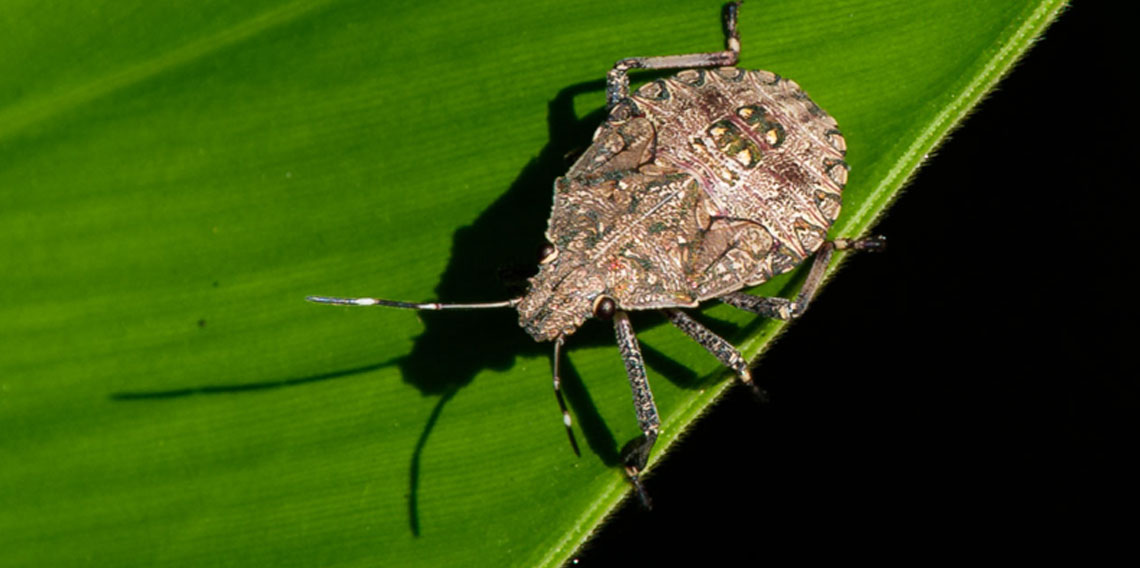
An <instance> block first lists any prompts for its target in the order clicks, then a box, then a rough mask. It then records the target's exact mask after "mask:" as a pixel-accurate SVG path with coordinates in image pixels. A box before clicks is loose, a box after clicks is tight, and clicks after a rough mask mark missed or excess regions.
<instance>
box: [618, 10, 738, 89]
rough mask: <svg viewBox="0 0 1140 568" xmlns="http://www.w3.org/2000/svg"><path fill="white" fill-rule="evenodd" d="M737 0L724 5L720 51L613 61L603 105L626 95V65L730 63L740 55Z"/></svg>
mask: <svg viewBox="0 0 1140 568" xmlns="http://www.w3.org/2000/svg"><path fill="white" fill-rule="evenodd" d="M739 9H740V2H732V3H730V4H727V5H725V7H724V34H725V47H726V49H725V50H724V51H717V52H713V53H690V54H687V55H660V56H656V57H630V58H628V59H622V60H621V61H618V62H617V63H615V64H614V68H613V69H611V70H610V72H609V73H608V74H607V75H606V108H607V109H608V108H613V106H614V105H616V104H617V103H618V102H620V101H622V100H623V99H626V98H628V97H629V75H627V74H626V73H627V72H628V71H629V70H630V69H689V68H692V67H732V66H733V65H736V61H737V60H738V59H740V34H739V33H738V32H737V31H736V12H737V10H739Z"/></svg>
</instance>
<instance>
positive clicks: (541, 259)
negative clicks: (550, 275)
mask: <svg viewBox="0 0 1140 568" xmlns="http://www.w3.org/2000/svg"><path fill="white" fill-rule="evenodd" d="M555 258H558V249H557V248H554V245H552V244H550V243H546V244H544V245H542V247H541V248H539V249H538V263H539V264H547V263H549V262H550V261H552V260H554V259H555Z"/></svg>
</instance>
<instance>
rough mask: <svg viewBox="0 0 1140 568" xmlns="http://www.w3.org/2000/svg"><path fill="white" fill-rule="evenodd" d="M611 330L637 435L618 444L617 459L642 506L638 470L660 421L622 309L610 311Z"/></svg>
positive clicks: (642, 466)
mask: <svg viewBox="0 0 1140 568" xmlns="http://www.w3.org/2000/svg"><path fill="white" fill-rule="evenodd" d="M614 332H615V333H616V334H617V344H618V350H619V351H621V358H622V360H623V361H624V362H625V372H626V374H627V375H628V376H629V386H630V388H631V389H632V390H633V408H634V410H635V411H636V412H637V424H638V426H640V427H641V436H639V437H637V438H635V439H634V440H633V441H631V442H630V443H628V444H626V445H625V448H622V452H621V459H622V463H623V464H624V466H625V473H626V475H627V476H629V482H630V483H632V484H633V488H634V489H636V490H637V496H638V498H640V499H641V503H642V504H643V505H645V508H647V509H648V508H650V502H649V496H648V495H646V494H645V488H644V487H642V485H641V481H640V475H641V472H642V471H644V470H645V464H646V463H647V462H648V461H649V451H650V450H652V449H653V444H654V442H656V441H657V433H658V432H659V430H660V425H661V421H660V419H659V418H658V417H657V405H656V404H655V403H654V402H653V391H651V390H649V380H648V379H647V378H646V376H645V359H644V358H642V356H641V345H640V344H638V342H637V336H636V335H635V334H634V332H633V325H632V324H630V323H629V315H628V314H626V313H625V312H623V311H618V312H616V313H614Z"/></svg>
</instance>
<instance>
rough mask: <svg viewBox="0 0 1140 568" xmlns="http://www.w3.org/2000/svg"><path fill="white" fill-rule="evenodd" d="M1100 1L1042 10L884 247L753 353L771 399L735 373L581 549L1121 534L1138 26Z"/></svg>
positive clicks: (892, 550) (674, 552) (1133, 440)
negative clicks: (650, 503)
mask: <svg viewBox="0 0 1140 568" xmlns="http://www.w3.org/2000/svg"><path fill="white" fill-rule="evenodd" d="M1109 4H1111V3H1109V2H1100V3H1093V2H1078V3H1077V4H1076V5H1075V6H1071V7H1070V8H1069V9H1068V10H1067V11H1066V12H1064V13H1062V14H1061V16H1060V18H1059V19H1058V20H1057V21H1056V22H1055V24H1054V25H1053V26H1052V28H1050V29H1049V30H1048V31H1047V32H1046V34H1045V37H1044V39H1043V40H1041V41H1040V43H1038V44H1037V45H1036V46H1035V47H1034V48H1033V49H1032V50H1031V51H1030V52H1029V54H1028V56H1027V57H1026V58H1025V59H1023V60H1022V61H1021V62H1020V63H1019V64H1018V65H1017V66H1016V67H1015V68H1014V70H1013V71H1012V73H1010V75H1009V76H1007V77H1006V78H1005V79H1004V80H1003V81H1002V82H1001V84H1000V85H999V87H998V89H997V90H996V91H995V92H993V93H991V94H990V96H989V97H988V99H987V100H985V101H984V102H983V103H982V104H981V105H980V107H979V108H978V109H977V110H976V111H975V112H974V113H973V115H972V116H970V117H969V118H968V119H967V120H966V121H965V123H964V124H963V125H962V127H961V128H960V129H959V130H958V131H956V132H955V133H954V134H953V135H952V136H951V138H950V139H949V140H948V141H946V142H945V143H944V144H943V145H942V146H941V148H940V149H939V150H938V152H937V153H936V155H934V156H933V157H932V159H931V160H930V161H929V162H928V163H927V165H925V166H924V167H923V168H922V169H921V170H920V171H919V172H918V174H917V176H916V177H915V178H914V179H913V180H912V181H911V183H910V184H909V186H908V188H907V189H906V191H905V192H904V193H903V195H902V197H901V198H900V199H899V200H898V201H897V203H896V204H895V205H894V206H893V207H892V208H891V209H890V212H889V214H888V215H887V217H886V218H884V219H883V220H882V221H881V222H880V223H879V225H878V226H877V228H876V229H875V232H876V233H878V234H882V235H886V236H887V237H888V238H889V241H890V247H889V250H888V252H886V253H885V254H881V255H871V254H865V255H859V256H856V257H852V258H850V259H849V261H848V263H847V264H846V266H845V267H844V269H843V270H842V271H840V273H839V274H838V276H837V277H836V278H835V280H834V281H833V282H832V284H831V285H830V286H828V287H827V288H826V290H825V291H824V293H823V294H822V295H821V296H820V297H819V298H818V300H817V302H816V303H814V304H813V305H812V307H811V309H809V310H808V311H807V314H806V315H805V316H804V317H803V318H802V319H801V320H800V321H799V322H797V323H796V324H794V325H792V326H791V327H790V328H789V329H788V331H787V333H785V334H784V336H783V337H782V338H781V339H780V340H779V341H778V342H777V343H776V345H775V346H774V347H773V348H772V349H771V350H770V351H769V352H768V353H767V354H766V355H765V356H764V357H763V358H762V359H761V361H760V362H759V363H758V365H757V366H756V368H755V370H754V376H756V377H757V379H758V381H759V382H760V383H761V384H762V385H763V386H764V387H765V388H766V389H767V390H768V391H769V392H770V393H771V398H772V402H771V403H770V404H768V405H766V406H761V405H758V404H756V403H755V402H754V401H753V400H752V398H751V397H750V396H749V394H748V393H747V392H746V391H745V390H744V389H742V388H739V387H738V388H734V389H733V390H732V391H731V392H730V393H729V394H728V396H726V397H725V399H724V400H723V401H722V402H721V403H720V404H718V405H717V406H716V407H715V408H714V409H713V410H712V412H711V413H710V414H709V415H708V416H705V417H704V418H703V419H702V420H700V421H699V422H698V424H697V425H696V427H695V428H694V429H693V430H692V431H691V432H690V433H689V434H688V436H687V437H686V438H685V439H683V440H682V441H681V443H680V444H679V445H678V447H677V448H675V449H674V451H672V452H671V453H670V454H669V455H668V456H667V458H666V459H665V460H664V461H663V462H662V463H659V464H658V465H657V467H656V468H654V470H653V471H652V475H650V477H649V479H648V480H647V484H646V487H647V490H648V492H649V494H650V495H651V496H652V497H653V499H654V509H653V510H652V511H645V510H642V509H641V508H640V507H639V506H638V505H637V503H636V502H633V501H627V503H626V504H625V506H624V507H623V508H622V509H621V510H620V511H619V512H618V513H617V515H616V517H615V518H614V519H612V521H611V522H610V523H609V524H608V525H607V526H606V527H605V528H604V529H603V530H602V532H601V534H600V535H599V536H598V537H596V538H595V539H594V540H593V541H592V542H591V543H590V544H589V545H588V546H587V547H586V549H585V551H584V552H583V554H581V555H580V557H579V558H578V562H579V564H580V565H618V564H623V565H627V566H632V565H636V564H640V565H644V566H663V565H671V564H677V563H680V562H686V563H688V561H690V560H692V561H698V560H699V561H700V562H701V564H702V565H723V564H724V563H727V562H729V561H730V559H731V561H733V562H741V561H743V562H744V563H748V564H758V563H761V562H767V561H770V560H777V559H781V558H785V559H786V558H789V557H791V558H795V559H798V560H800V561H803V560H807V559H811V558H817V557H819V556H820V555H828V556H831V555H843V556H844V557H846V558H848V559H854V558H880V559H885V558H892V557H894V558H896V559H897V558H901V557H906V556H909V555H910V554H911V552H910V551H921V554H922V556H921V558H929V557H931V556H933V557H940V556H943V555H944V554H966V555H973V554H976V553H988V552H992V551H994V550H1004V551H1005V552H1016V551H1019V550H1020V549H1021V548H1020V547H1021V546H1022V545H1025V544H1028V545H1030V546H1032V548H1028V549H1027V550H1033V551H1036V552H1041V551H1049V550H1054V549H1057V548H1060V547H1062V546H1066V545H1068V544H1079V543H1080V542H1081V541H1082V539H1083V536H1078V535H1084V534H1087V531H1086V529H1093V530H1095V531H1097V532H1099V533H1100V534H1099V537H1098V541H1099V542H1100V543H1101V544H1103V545H1108V544H1111V543H1112V541H1113V536H1112V535H1113V533H1114V532H1115V531H1117V530H1120V531H1126V532H1128V533H1131V535H1132V536H1131V539H1135V537H1136V532H1135V531H1136V517H1137V510H1136V508H1135V507H1134V505H1135V503H1136V499H1135V497H1136V485H1137V479H1138V478H1137V476H1136V473H1137V468H1135V467H1134V465H1133V464H1132V461H1133V459H1135V454H1136V453H1137V436H1136V433H1137V431H1138V424H1137V419H1136V417H1137V412H1138V410H1140V394H1138V388H1137V381H1136V379H1137V377H1138V376H1140V373H1137V368H1136V367H1137V366H1136V364H1135V363H1134V359H1133V355H1134V353H1135V351H1136V350H1137V346H1136V345H1135V341H1134V340H1135V339H1136V337H1137V334H1136V333H1135V332H1134V331H1133V326H1134V325H1136V322H1137V317H1136V316H1137V312H1138V311H1140V310H1138V309H1137V302H1136V300H1135V299H1134V295H1133V289H1134V287H1135V286H1136V284H1135V283H1134V281H1133V280H1131V279H1130V278H1129V276H1130V275H1131V274H1132V273H1133V272H1134V271H1133V270H1132V267H1131V265H1132V263H1133V255H1134V254H1135V252H1134V251H1135V249H1136V247H1135V245H1134V242H1133V240H1134V239H1135V238H1136V234H1137V231H1136V230H1135V227H1136V221H1135V215H1136V213H1137V205H1138V203H1137V198H1136V194H1137V191H1138V184H1137V183H1136V182H1135V181H1134V178H1135V175H1136V172H1137V171H1138V169H1140V168H1138V166H1140V164H1138V162H1140V160H1138V158H1137V157H1136V156H1135V155H1134V154H1135V152H1134V149H1135V147H1136V143H1135V142H1134V141H1133V140H1134V137H1140V132H1138V131H1137V129H1136V128H1135V125H1136V120H1135V116H1136V115H1137V113H1138V111H1137V110H1136V109H1135V108H1134V106H1133V105H1134V103H1135V101H1136V96H1135V94H1134V93H1135V92H1136V91H1135V89H1134V87H1132V86H1131V84H1132V82H1133V81H1134V79H1133V75H1135V74H1136V72H1137V71H1136V61H1135V60H1134V53H1133V52H1134V51H1135V49H1129V50H1128V51H1126V50H1125V47H1126V46H1127V45H1129V44H1131V43H1133V42H1134V41H1135V38H1136V36H1137V32H1136V31H1134V30H1133V29H1132V27H1133V25H1132V23H1131V20H1130V19H1129V18H1125V17H1124V14H1123V13H1122V12H1121V13H1115V14H1114V13H1112V12H1111V10H1113V8H1110V7H1109ZM1129 526H1131V527H1132V528H1131V529H1129V528H1128V527H1129ZM1092 549H1095V550H1104V547H1103V546H1100V545H1098V546H1095V547H1093V548H1092ZM1133 557H1134V556H1133Z"/></svg>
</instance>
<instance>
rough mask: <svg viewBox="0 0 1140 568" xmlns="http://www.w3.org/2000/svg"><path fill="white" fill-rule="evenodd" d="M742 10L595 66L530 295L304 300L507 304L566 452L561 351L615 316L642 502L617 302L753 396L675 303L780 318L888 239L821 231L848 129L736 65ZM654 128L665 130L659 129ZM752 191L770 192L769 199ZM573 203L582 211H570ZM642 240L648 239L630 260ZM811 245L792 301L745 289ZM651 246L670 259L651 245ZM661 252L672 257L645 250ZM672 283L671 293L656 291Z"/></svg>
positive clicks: (637, 373) (629, 362)
mask: <svg viewBox="0 0 1140 568" xmlns="http://www.w3.org/2000/svg"><path fill="white" fill-rule="evenodd" d="M739 8H740V2H733V3H730V4H727V5H726V6H725V7H724V12H723V18H724V30H725V36H726V39H725V50H724V51H717V52H712V53H694V54H687V55H669V56H655V57H633V58H627V59H622V60H620V61H618V62H617V63H616V64H614V66H613V68H612V69H611V70H610V71H609V73H608V74H607V76H606V101H607V108H608V110H609V111H610V114H609V117H608V118H607V120H606V121H605V122H604V123H603V124H602V126H600V127H599V128H598V131H597V133H596V134H595V137H594V143H593V144H592V145H591V146H590V148H589V149H587V151H586V152H585V153H584V154H583V156H582V157H581V158H579V160H578V161H577V162H576V163H575V164H574V165H573V166H572V167H571V169H570V171H569V172H568V173H567V174H566V176H563V177H562V178H559V179H558V180H557V181H556V182H555V204H554V208H553V209H552V212H551V218H550V223H549V228H548V230H547V232H546V237H547V240H548V241H549V243H548V244H547V245H545V246H544V247H543V250H542V253H541V260H540V263H539V264H540V271H539V274H538V275H536V276H535V277H534V278H531V280H530V288H529V289H528V291H527V293H526V294H524V295H522V296H519V297H517V298H511V299H509V300H503V301H499V302H486V303H437V302H428V303H413V302H400V301H395V300H383V299H379V298H340V297H328V296H309V297H308V298H306V299H307V300H309V301H311V302H316V303H321V304H335V305H347V306H384V307H390V308H403V309H411V310H472V309H485V308H514V309H517V310H518V311H519V323H520V325H521V326H522V327H523V328H524V329H525V330H526V331H527V332H528V333H530V334H531V335H532V336H533V337H534V338H535V340H537V341H551V342H553V344H554V353H553V359H552V365H551V367H552V373H551V374H552V383H553V387H554V394H555V398H556V400H557V402H558V406H559V408H560V409H561V411H562V419H563V423H564V424H565V426H566V433H567V436H568V437H569V440H570V445H571V447H572V448H573V450H574V453H575V454H577V455H581V454H580V452H579V448H578V444H577V441H576V440H575V438H574V431H573V429H572V427H571V426H572V420H571V416H570V412H569V410H568V409H567V407H566V402H565V400H564V399H563V397H562V391H561V372H560V369H561V365H560V360H561V353H562V348H563V345H564V343H565V339H566V337H567V336H568V335H570V334H572V333H573V332H574V331H575V330H576V329H577V328H578V327H579V326H580V325H581V324H582V323H583V322H584V321H585V320H586V319H588V318H590V317H593V318H597V319H602V320H612V321H613V325H614V332H615V335H616V338H617V344H618V348H619V351H620V352H621V357H622V360H623V361H624V363H625V367H626V373H627V375H628V378H629V383H630V388H631V390H632V392H633V402H634V409H635V411H636V414H637V421H638V425H639V427H640V429H641V432H642V434H641V436H639V437H637V438H635V439H634V440H632V441H630V442H629V443H628V444H626V445H625V447H624V448H623V450H622V462H623V466H624V470H625V474H626V476H627V478H628V479H629V481H630V483H631V485H632V486H633V488H634V490H635V491H636V493H637V495H638V497H639V499H640V500H641V502H642V503H643V504H644V505H645V506H646V507H649V506H650V501H649V497H648V495H647V494H646V492H645V489H644V486H643V485H642V483H641V480H640V476H641V474H642V472H643V471H644V470H645V466H646V464H647V463H648V460H649V455H650V451H651V449H652V448H653V445H654V442H655V441H656V440H657V437H658V434H659V432H660V420H659V418H658V414H657V407H656V405H655V404H654V401H653V393H652V391H651V390H650V388H649V382H648V380H647V378H646V372H645V362H644V359H643V358H642V355H641V348H640V346H639V344H638V341H637V337H636V335H635V333H634V330H633V326H632V324H631V322H630V319H629V316H628V313H627V312H628V311H629V310H641V309H658V310H660V311H662V312H663V313H664V314H665V316H666V318H667V319H668V320H669V321H670V322H672V323H673V324H674V325H675V326H676V327H677V328H678V329H680V330H681V331H683V332H684V333H685V334H687V335H688V336H689V337H691V338H692V339H694V340H695V341H696V342H697V343H699V344H700V345H702V346H703V347H704V348H705V349H706V350H708V351H709V353H711V354H712V355H713V356H714V357H716V358H717V359H718V360H719V361H720V362H721V363H722V364H724V365H725V366H726V367H728V368H730V369H732V370H733V371H734V372H735V373H736V375H737V377H738V378H739V380H740V382H741V383H742V384H744V385H746V386H747V387H748V388H750V389H751V390H752V392H753V393H754V394H755V395H757V396H758V397H760V398H763V397H764V393H763V391H762V390H761V389H760V388H759V387H757V386H756V384H755V383H754V382H753V380H752V375H751V372H750V371H749V366H748V361H747V360H746V359H745V358H744V357H743V356H742V355H741V354H740V352H739V351H737V350H736V348H734V347H733V346H732V345H731V344H730V343H729V342H728V341H726V340H724V339H723V338H721V337H719V336H717V335H716V334H715V333H713V332H712V331H710V330H709V329H708V328H706V327H705V326H703V325H701V324H700V323H699V322H697V321H696V320H695V319H693V318H692V317H690V316H689V315H688V314H686V313H685V312H683V311H682V310H681V309H679V308H692V307H696V306H697V305H698V304H699V303H700V302H701V301H704V300H707V299H713V298H715V299H719V300H720V301H722V302H725V303H727V304H730V305H732V306H735V307H737V308H741V309H744V310H748V311H751V312H754V313H756V314H759V315H761V316H764V317H771V318H779V319H782V320H792V319H795V318H796V317H799V315H800V314H802V313H803V312H804V310H805V309H806V308H807V306H808V304H809V303H810V301H811V299H812V297H813V296H814V295H815V292H816V291H817V290H818V288H819V285H820V284H821V283H822V281H823V277H824V275H825V272H826V269H827V266H828V263H829V262H830V260H831V257H832V255H833V253H834V251H836V250H871V251H878V250H882V249H883V248H884V247H885V244H886V241H885V240H884V239H883V238H882V237H868V238H863V239H842V238H841V239H835V240H830V241H829V240H826V231H827V228H828V227H830V225H831V223H832V222H834V220H835V218H836V217H837V216H838V214H839V207H840V203H841V199H840V193H841V191H842V188H843V186H844V185H845V184H846V181H847V164H846V162H844V161H843V160H842V157H843V155H844V154H845V153H846V141H845V140H844V139H843V136H842V134H840V132H839V130H838V128H837V127H836V125H835V121H834V119H832V118H831V117H830V116H828V115H827V113H825V112H823V110H822V109H820V108H819V107H818V106H817V105H815V103H813V102H811V100H810V99H808V97H807V95H806V94H805V93H804V92H803V91H802V90H801V89H800V88H799V85H797V84H795V83H794V82H792V81H788V80H786V79H783V78H781V77H779V76H778V75H775V74H772V73H769V72H766V71H743V70H740V69H736V68H735V67H733V66H734V65H736V62H737V60H738V59H739V55H740V36H739V34H738V32H737V13H738V10H739ZM633 69H657V70H662V69H687V70H686V71H681V72H680V73H678V74H677V75H676V76H674V77H672V78H669V79H663V80H658V81H653V82H651V83H649V84H647V85H645V86H643V87H641V88H640V89H639V90H638V91H637V93H634V94H631V93H630V90H629V76H628V72H629V71H630V70H633ZM677 98H686V100H687V102H690V103H693V104H691V105H690V107H692V108H695V109H696V110H692V111H690V110H686V111H685V113H688V114H683V115H681V116H678V115H675V114H670V111H669V109H670V106H669V103H670V102H671V101H672V100H673V99H677ZM690 107H686V109H688V108H690ZM694 118H700V119H701V120H702V121H703V122H700V124H701V125H702V126H701V127H700V128H697V129H693V128H691V127H690V128H689V131H686V132H685V134H686V135H687V136H688V138H687V139H684V138H681V139H678V138H677V137H675V136H673V137H670V136H668V132H669V131H671V130H682V131H683V130H684V128H682V127H683V126H684V125H687V124H689V123H690V122H692V119H694ZM703 125H708V126H707V127H705V126H703ZM660 126H667V127H669V128H668V129H660V131H659V127H660ZM777 170H778V171H779V175H777V173H776V171H777ZM761 189H763V190H765V191H767V192H768V195H771V196H774V197H768V198H767V200H765V198H762V197H761V195H762V192H761V191H760V190H761ZM607 200H608V201H607ZM613 204H618V205H620V206H621V207H614V206H612V205H613ZM789 204H790V205H789ZM639 207H640V209H639ZM581 211H586V212H587V214H586V215H584V216H583V215H578V216H575V215H574V214H573V213H571V212H581ZM781 212H782V213H781ZM781 215H782V216H781ZM639 223H640V224H639ZM638 224H639V225H638ZM634 225H637V226H636V227H635V226H634ZM639 227H640V228H639ZM615 235H616V236H615ZM726 239H727V241H730V242H726ZM615 249H616V250H615ZM643 250H648V251H650V252H646V253H645V254H644V255H642V256H641V257H639V256H638V252H639V251H643ZM746 253H747V254H746ZM654 254H657V256H656V257H655V256H654ZM811 254H814V255H815V259H814V260H813V262H812V265H811V268H810V270H809V272H808V275H807V278H806V279H805V281H804V284H803V286H802V288H801V290H800V292H799V294H798V295H797V296H796V298H795V299H794V300H788V299H785V298H772V297H759V296H752V295H750V294H746V293H744V292H742V291H741V289H743V288H745V287H748V286H753V285H757V284H760V283H761V282H763V281H765V280H767V279H768V278H770V277H771V276H772V275H774V274H778V273H780V272H786V271H788V270H791V269H792V268H795V266H797V265H798V264H800V263H801V262H803V261H804V260H805V259H806V258H807V256H810V255H811ZM663 255H664V256H667V257H668V258H665V259H660V258H657V257H659V256H663ZM741 255H744V256H741ZM662 260H665V261H669V262H657V261H662ZM659 265H660V266H664V267H665V268H660V267H659ZM678 265H679V266H681V267H682V269H681V270H677V268H676V266H678ZM639 267H640V268H639ZM669 267H672V268H669ZM639 271H640V272H639ZM726 274H727V276H726ZM669 286H672V288H673V290H672V291H670V292H669V293H668V294H666V295H665V296H662V293H661V290H662V289H664V288H668V287H669ZM686 287H687V288H686ZM669 294H671V295H669Z"/></svg>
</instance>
